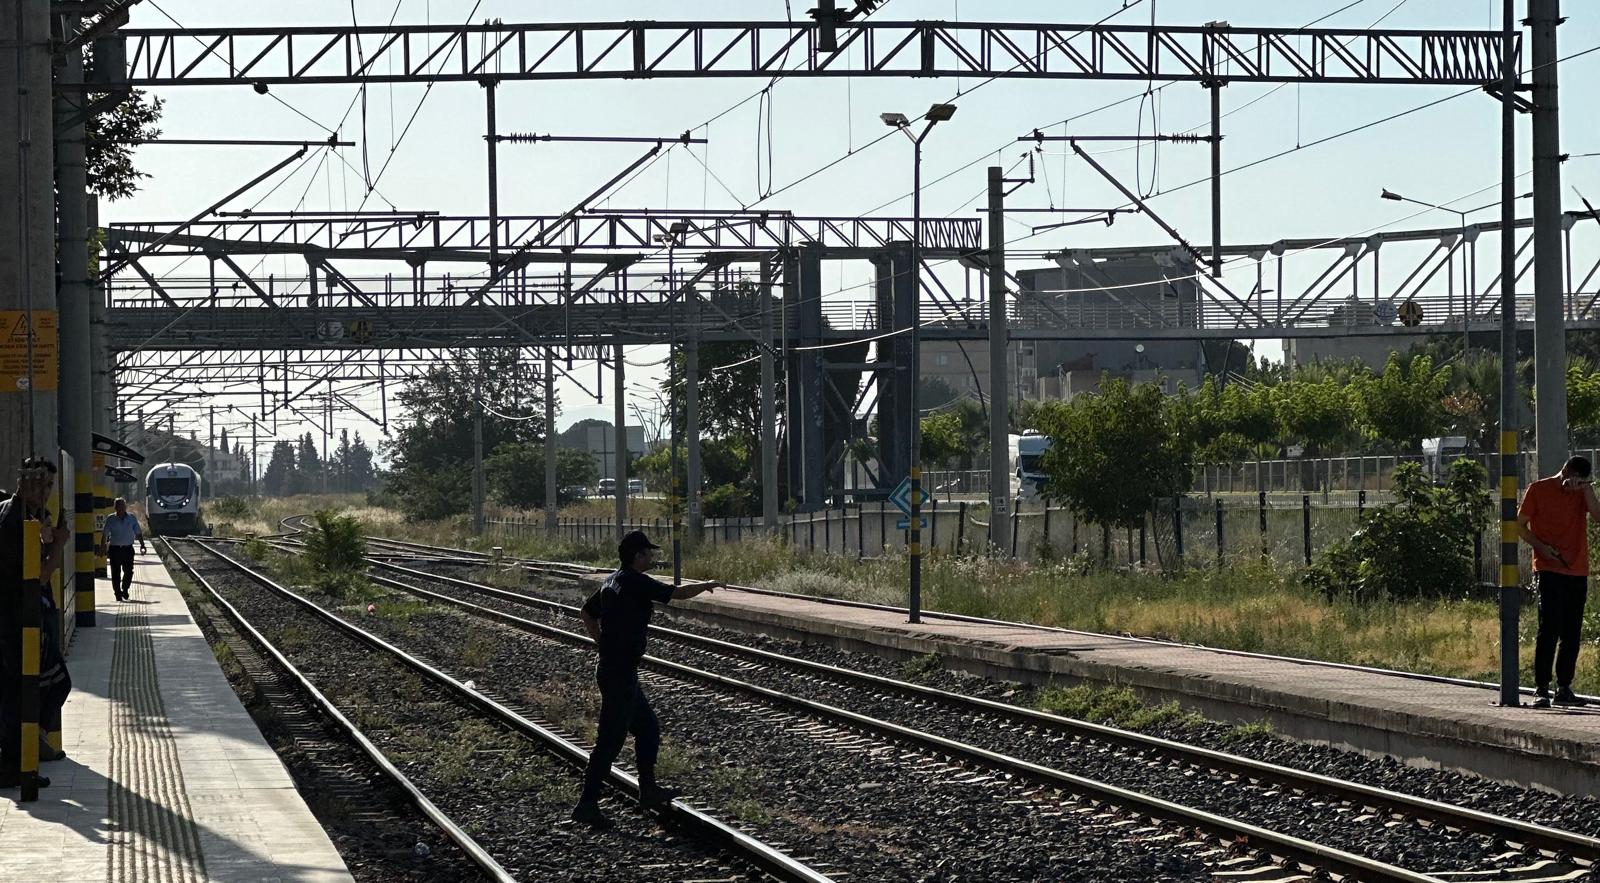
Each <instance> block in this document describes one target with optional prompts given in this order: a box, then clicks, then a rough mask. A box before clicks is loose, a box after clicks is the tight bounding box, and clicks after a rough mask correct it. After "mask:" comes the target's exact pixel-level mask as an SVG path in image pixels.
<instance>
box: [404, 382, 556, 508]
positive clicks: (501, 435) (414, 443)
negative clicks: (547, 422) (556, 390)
mask: <svg viewBox="0 0 1600 883" xmlns="http://www.w3.org/2000/svg"><path fill="white" fill-rule="evenodd" d="M480 367H481V369H482V370H481V372H480ZM480 389H481V392H482V399H483V402H484V403H485V404H486V410H485V412H484V418H483V450H484V456H485V458H488V457H492V456H493V455H494V452H495V451H496V450H498V449H499V447H500V446H501V445H503V444H508V443H523V444H539V443H542V442H543V441H544V432H545V426H544V400H543V384H542V383H540V382H538V380H537V378H535V377H534V376H533V374H532V371H531V370H530V368H529V367H528V366H525V365H523V364H522V363H521V362H520V361H519V359H518V357H517V351H516V350H492V351H486V350H480V351H478V352H477V353H472V354H466V353H463V354H459V355H457V356H456V358H454V359H453V360H451V361H449V362H445V363H442V364H439V365H436V366H434V367H433V368H432V369H430V370H429V371H428V373H426V374H424V375H422V376H421V377H417V378H415V379H413V380H411V381H410V382H408V383H407V384H406V385H405V386H404V387H402V388H401V390H400V392H399V394H398V396H397V398H398V400H399V402H400V404H401V405H402V406H403V408H404V413H405V415H406V416H405V418H404V419H403V420H401V421H399V423H398V424H397V426H396V429H395V432H394V436H393V438H392V439H390V441H389V442H387V443H386V446H385V451H386V452H387V453H388V454H389V462H390V467H391V471H390V474H389V478H388V484H387V487H388V490H389V491H390V492H392V493H393V494H394V496H395V498H396V499H397V500H398V501H399V503H400V506H401V508H402V510H403V511H405V512H406V514H407V515H408V516H409V517H411V518H417V519H437V518H444V517H447V516H450V515H458V514H460V513H463V512H465V511H467V508H468V506H470V505H471V496H472V494H471V474H472V424H473V417H474V415H475V414H476V413H477V411H478V406H479V399H478V392H479V390H480Z"/></svg>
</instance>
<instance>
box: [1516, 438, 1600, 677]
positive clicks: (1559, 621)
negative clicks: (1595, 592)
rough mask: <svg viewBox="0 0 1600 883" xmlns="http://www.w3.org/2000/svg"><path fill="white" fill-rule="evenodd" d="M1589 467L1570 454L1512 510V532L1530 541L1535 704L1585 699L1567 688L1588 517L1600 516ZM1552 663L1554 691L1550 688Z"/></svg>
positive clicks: (1582, 591) (1579, 615)
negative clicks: (1535, 617) (1535, 610)
mask: <svg viewBox="0 0 1600 883" xmlns="http://www.w3.org/2000/svg"><path fill="white" fill-rule="evenodd" d="M1592 471H1593V467H1592V466H1591V465H1590V463H1589V460H1588V459H1587V458H1585V457H1572V458H1570V459H1568V460H1567V463H1566V465H1565V466H1562V467H1561V471H1560V472H1559V473H1557V474H1555V475H1552V476H1550V477H1549V478H1541V479H1539V480H1538V481H1535V482H1533V483H1532V484H1530V485H1528V490H1527V493H1525V494H1523V496H1522V508H1521V509H1519V510H1518V511H1517V532H1518V533H1519V534H1520V535H1521V536H1522V539H1523V540H1524V541H1526V542H1527V544H1528V545H1530V546H1532V547H1533V573H1534V577H1535V579H1536V580H1537V583H1536V585H1537V587H1538V589H1539V637H1538V640H1537V641H1536V642H1535V644H1534V650H1533V677H1534V682H1535V684H1536V685H1537V686H1538V690H1537V691H1536V692H1535V694H1534V702H1533V705H1534V707H1535V708H1549V707H1550V703H1551V701H1552V699H1553V700H1554V702H1555V704H1557V705H1569V706H1578V705H1584V704H1586V703H1585V702H1584V701H1583V700H1582V699H1579V698H1578V697H1577V695H1575V694H1574V693H1573V692H1572V678H1573V676H1574V675H1575V674H1576V673H1577V670H1578V645H1579V642H1580V641H1582V639H1583V605H1584V602H1585V601H1587V600H1588V596H1589V535H1588V525H1587V523H1586V522H1587V521H1588V519H1589V518H1593V519H1595V520H1597V521H1600V498H1596V497H1595V492H1594V481H1593V479H1592ZM1552 663H1554V669H1555V683H1556V691H1555V695H1554V696H1553V697H1552V696H1551V694H1550V675H1551V667H1552Z"/></svg>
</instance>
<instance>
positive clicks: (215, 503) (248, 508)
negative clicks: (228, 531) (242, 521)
mask: <svg viewBox="0 0 1600 883" xmlns="http://www.w3.org/2000/svg"><path fill="white" fill-rule="evenodd" d="M210 508H211V512H210V514H211V515H212V516H214V517H217V518H248V517H249V516H251V515H253V514H254V513H255V508H256V507H255V503H253V502H251V501H250V500H247V499H245V498H244V497H218V498H216V499H215V500H212V501H211V504H210Z"/></svg>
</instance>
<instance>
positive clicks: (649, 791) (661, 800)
mask: <svg viewBox="0 0 1600 883" xmlns="http://www.w3.org/2000/svg"><path fill="white" fill-rule="evenodd" d="M677 799H678V790H677V789H676V788H663V787H661V786H660V785H640V786H639V802H640V803H641V804H643V805H645V806H666V805H667V804H669V803H671V802H672V801H674V800H677Z"/></svg>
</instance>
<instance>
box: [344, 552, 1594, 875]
mask: <svg viewBox="0 0 1600 883" xmlns="http://www.w3.org/2000/svg"><path fill="white" fill-rule="evenodd" d="M380 545H381V544H380ZM386 557H388V556H386ZM423 557H424V558H428V559H433V558H434V557H435V556H434V555H433V554H432V553H431V552H430V553H428V554H425V555H424V556H423ZM472 560H475V561H476V562H477V563H482V560H481V559H472ZM430 563H433V562H431V561H430ZM373 565H374V567H375V568H377V569H381V570H384V571H387V572H388V573H389V574H391V575H390V576H379V577H375V581H377V582H379V583H380V584H382V585H385V586H388V587H390V588H395V589H398V590H403V591H407V592H410V593H412V594H414V595H418V596H420V597H423V598H425V599H426V600H429V601H432V602H436V603H441V604H451V605H455V606H458V607H460V608H462V609H465V610H468V611H470V612H472V613H473V614H474V615H477V616H482V617H486V618H490V619H493V620H495V621H497V622H500V623H502V624H505V625H509V626H511V627H513V628H517V629H520V630H523V631H525V632H528V633H531V634H536V635H539V636H541V637H543V638H546V639H549V640H557V641H564V642H567V643H569V644H573V645H581V644H583V643H584V642H586V640H587V639H586V638H583V637H582V636H579V635H577V634H575V633H574V632H573V631H572V630H571V629H572V621H571V619H570V618H568V619H566V623H565V625H564V626H562V625H557V624H555V623H553V622H551V621H550V620H551V619H555V618H567V617H570V616H571V615H572V614H573V613H575V610H574V608H571V607H569V606H567V605H562V604H559V603H556V602H552V601H549V600H546V599H541V598H536V597H533V596H528V595H523V594H521V593H518V592H512V591H509V590H506V589H502V588H497V587H494V586H487V585H482V584H477V583H472V582H470V581H467V580H461V579H457V578H454V577H450V576H445V575H441V574H434V573H427V572H424V571H419V570H416V569H414V568H410V567H406V566H404V565H400V564H398V563H396V562H395V561H393V560H381V561H374V562H373ZM479 602H485V603H479ZM534 612H538V613H542V614H545V615H546V617H545V620H546V621H543V622H540V621H535V620H534V619H532V618H530V615H532V614H533V613H534ZM652 634H653V635H654V638H655V640H656V641H657V647H661V646H663V644H666V645H668V646H670V647H671V648H672V652H671V654H670V655H671V656H672V657H673V659H671V660H669V659H658V658H652V659H651V660H650V667H651V668H652V669H653V670H656V671H658V672H662V673H666V674H669V675H672V676H675V677H684V678H689V679H694V680H698V681H700V682H703V683H707V684H712V685H716V686H719V687H724V688H732V689H736V690H739V691H741V692H742V693H743V694H744V695H745V696H748V697H751V698H755V699H758V700H760V701H764V702H767V703H770V704H773V705H775V706H778V707H782V708H785V709H788V710H793V711H799V712H801V713H804V714H807V715H813V716H818V717H821V718H823V719H825V720H826V721H827V722H828V723H830V724H832V725H838V726H845V727H849V728H851V729H852V730H856V731H860V732H864V733H869V734H874V735H878V736H883V737H887V738H893V739H896V740H898V741H901V742H904V743H908V744H913V745H921V746H923V747H925V748H927V749H929V750H935V751H942V752H945V754H946V755H947V756H953V757H956V758H959V759H961V760H963V761H964V762H966V763H968V764H970V765H972V766H974V767H976V768H979V769H982V770H988V771H990V772H992V773H998V774H1001V775H1005V776H1014V777H1017V778H1020V779H1023V780H1027V781H1033V782H1035V783H1039V784H1043V785H1047V786H1049V787H1055V788H1063V789H1069V790H1076V791H1077V793H1079V794H1082V795H1085V796H1090V797H1091V798H1092V799H1094V800H1099V801H1104V802H1107V803H1110V804H1116V805H1121V806H1123V807H1131V808H1133V809H1135V810H1136V811H1137V812H1139V813H1141V814H1143V815H1146V816H1149V817H1154V818H1165V819H1168V820H1178V821H1179V822H1180V823H1181V824H1184V825H1193V826H1195V827H1197V828H1201V829H1204V830H1208V831H1210V832H1211V833H1212V834H1213V835H1215V836H1223V837H1226V836H1228V832H1231V833H1232V836H1235V837H1238V836H1241V834H1242V836H1244V837H1245V838H1246V839H1247V842H1249V843H1250V844H1251V845H1252V846H1254V847H1256V848H1258V849H1260V850H1262V851H1263V852H1265V853H1270V854H1272V855H1274V856H1276V857H1278V858H1283V859H1288V860H1290V861H1292V862H1295V863H1297V864H1299V865H1300V866H1301V867H1302V868H1307V869H1322V870H1326V871H1332V872H1334V873H1337V874H1340V875H1343V876H1346V877H1349V878H1352V879H1453V880H1489V879H1496V880H1515V879H1552V880H1553V879H1575V878H1576V877H1578V876H1583V875H1584V874H1585V873H1586V872H1587V870H1588V868H1589V867H1590V866H1591V865H1592V862H1593V860H1594V858H1595V857H1597V856H1600V840H1596V839H1594V838H1589V837H1585V836H1583V835H1579V834H1574V833H1571V832H1567V831H1562V830H1559V829H1554V828H1548V827H1545V826H1540V825H1534V824H1530V823H1527V822H1522V821H1519V820H1515V819H1510V818H1505V817H1501V816H1496V815H1493V814H1489V813H1483V812H1478V811H1475V810H1471V809H1468V808H1464V807H1458V806H1454V805H1451V804H1447V803H1442V802H1438V801H1432V800H1426V799H1422V798H1417V797H1413V796H1410V795H1406V794H1400V793H1396V792H1390V791H1385V790H1383V789H1379V788H1373V787H1371V786H1367V785H1362V784H1359V783H1355V782H1348V781H1344V780H1339V779H1333V778H1330V777H1326V776H1318V775H1315V774H1311V773H1305V772H1302V771H1299V770H1294V769H1290V768H1287V767H1281V766H1276V765H1272V764H1267V763H1263V762H1260V761H1256V760H1251V759H1248V758H1243V757H1238V756H1234V755H1229V754H1226V753H1223V752H1218V751H1214V750H1210V749H1205V748H1199V747H1196V746H1191V745H1185V744H1182V743H1177V742H1172V741H1169V740H1163V739H1159V738H1155V737H1151V736H1146V735H1143V734H1139V733H1133V732H1128V731H1124V730H1117V729H1114V728H1110V727H1103V726H1099V725H1095V724H1090V723H1086V722H1083V721H1075V720H1072V719H1068V718H1062V717H1059V716H1056V715H1050V714H1046V713H1043V712H1037V711H1033V710H1031V709H1026V708H1021V707H1018V706H1012V705H1008V704H1005V703H1000V702H994V701H991V700H983V699H978V698H974V697H967V696H961V695H956V694H950V693H946V692H943V691H938V690H933V689H931V688H928V687H925V686H922V685H918V684H913V683H909V682H904V681H897V680H894V679H890V678H885V677H882V676H877V675H871V674H867V673H863V672H857V671H853V670H849V669H844V668H840V667H837V666H830V665H825V664H820V663H816V662H812V661H808V660H804V659H798V658H795V657H789V656H783V655H781V654H776V653H772V652H770V651H765V650H760V649H757V648H752V647H747V646H744V645H740V644H733V643H729V642H726V641H721V640H717V639H714V638H708V637H704V636H701V635H694V634H690V633H685V632H678V631H674V630H670V629H661V628H655V629H653V630H652ZM659 652H660V651H659V650H658V653H659ZM686 661H687V662H694V663H696V664H699V665H716V666H717V667H718V668H719V670H721V671H734V672H737V673H738V674H739V675H740V677H741V678H755V679H756V680H758V681H759V683H749V682H746V681H743V680H739V679H735V678H732V677H728V676H726V675H722V674H716V673H713V672H710V671H707V670H705V669H703V668H695V667H694V666H691V665H686V664H684V663H685V662H686ZM758 674H759V675H760V677H756V676H757V675H758ZM763 684H764V685H766V686H763ZM774 684H782V685H784V686H785V687H786V688H787V689H789V690H792V691H793V692H782V691H781V690H776V689H773V685H774ZM797 694H803V695H797ZM890 695H892V696H894V697H896V698H895V700H894V701H892V702H889V701H886V700H885V697H886V696H890ZM830 703H844V704H846V705H848V707H849V708H858V707H862V706H870V707H874V708H875V712H874V713H875V714H878V715H880V716H878V717H873V716H869V715H863V714H859V713H857V712H854V711H849V710H847V709H846V708H840V707H838V705H837V704H830ZM917 721H921V722H923V724H922V726H920V727H918V726H911V725H908V724H909V723H910V722H917ZM977 734H981V735H977ZM1066 769H1075V770H1084V769H1094V770H1095V773H1096V776H1097V778H1098V777H1099V776H1102V775H1106V774H1108V773H1109V774H1110V775H1109V778H1112V779H1118V778H1120V780H1121V784H1122V785H1124V786H1131V785H1136V784H1137V783H1138V782H1139V780H1141V779H1146V780H1150V779H1154V780H1161V781H1164V783H1165V784H1164V786H1162V785H1160V784H1158V787H1157V788H1156V791H1157V792H1158V793H1159V792H1160V791H1161V790H1162V788H1163V787H1164V790H1165V796H1167V797H1171V796H1174V795H1182V794H1184V793H1185V792H1186V791H1193V792H1197V793H1198V792H1202V791H1204V790H1205V788H1200V787H1197V782H1199V781H1201V779H1200V778H1199V777H1201V776H1207V777H1212V778H1213V779H1217V778H1220V779H1222V780H1224V784H1222V785H1221V786H1220V790H1221V791H1222V792H1223V793H1227V792H1230V791H1231V792H1232V793H1233V798H1232V799H1233V800H1234V803H1233V805H1236V806H1237V805H1239V803H1240V801H1239V800H1237V797H1238V796H1240V795H1242V796H1244V797H1245V801H1244V802H1246V803H1262V804H1269V805H1271V804H1276V805H1277V806H1278V807H1279V809H1280V810H1282V809H1283V807H1286V806H1287V807H1289V809H1288V810H1287V811H1286V812H1279V813H1278V815H1277V819H1278V820H1279V821H1280V822H1284V821H1287V823H1288V824H1290V825H1292V826H1293V827H1290V828H1284V827H1283V826H1282V825H1280V828H1279V829H1280V830H1285V829H1287V830H1303V831H1316V832H1317V839H1316V840H1315V841H1313V840H1309V839H1303V838H1300V837H1292V838H1280V836H1279V835H1276V834H1275V833H1274V831H1272V830H1270V829H1267V828H1264V827H1262V826H1261V825H1257V824H1251V823H1250V822H1249V821H1241V820H1240V819H1237V818H1233V819H1230V818H1227V817H1224V816H1221V815H1219V814H1217V813H1207V812H1204V811H1197V810H1194V809H1192V808H1190V807H1188V806H1183V805H1181V804H1177V803H1175V802H1174V801H1172V800H1168V799H1163V798H1162V797H1152V796H1151V795H1149V794H1141V793H1137V792H1133V791H1132V790H1131V788H1127V787H1119V786H1118V785H1108V783H1107V782H1104V781H1095V780H1089V779H1085V778H1084V777H1083V776H1076V775H1073V774H1070V773H1066V772H1065V770H1066ZM1213 790H1216V789H1215V788H1214V789H1213ZM1224 802H1226V801H1224ZM1201 805H1205V804H1201ZM1296 812H1298V813H1299V815H1298V817H1296ZM1246 815H1248V813H1246ZM1268 815H1269V816H1270V815H1271V813H1268ZM1341 828H1344V829H1348V830H1345V831H1343V832H1341V831H1340V830H1339V829H1341ZM1373 831H1378V832H1380V833H1382V832H1395V833H1393V834H1392V835H1390V834H1388V833H1382V836H1381V837H1380V839H1383V840H1403V841H1405V846H1404V847H1403V851H1407V852H1410V853H1412V855H1411V861H1410V862H1409V863H1408V865H1409V866H1411V867H1415V864H1414V863H1415V862H1416V861H1418V860H1419V859H1418V856H1423V857H1424V858H1423V859H1421V860H1423V861H1433V862H1436V863H1439V864H1440V865H1442V866H1443V870H1440V871H1439V873H1440V874H1441V875H1442V876H1439V877H1433V876H1430V875H1429V874H1428V873H1426V872H1419V871H1415V870H1413V871H1406V870H1404V869H1402V868H1400V867H1398V866H1395V865H1385V864H1384V863H1383V862H1381V861H1376V860H1374V859H1371V858H1370V857H1363V856H1358V855H1355V854H1354V853H1350V852H1346V851H1345V850H1343V849H1340V848H1337V846H1330V845H1329V843H1328V842H1326V840H1325V839H1324V838H1326V839H1327V840H1334V841H1342V843H1341V844H1340V845H1350V844H1355V843H1359V842H1360V841H1361V840H1362V839H1363V838H1364V837H1365V838H1368V839H1370V835H1371V833H1372V832H1373ZM1246 832H1247V833H1246ZM1401 833H1403V834H1404V836H1401ZM1391 851H1393V850H1391ZM1452 854H1456V856H1457V859H1458V860H1456V861H1454V862H1451V861H1449V856H1451V855H1452ZM1391 875H1392V876H1391ZM1408 875H1409V876H1408Z"/></svg>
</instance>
